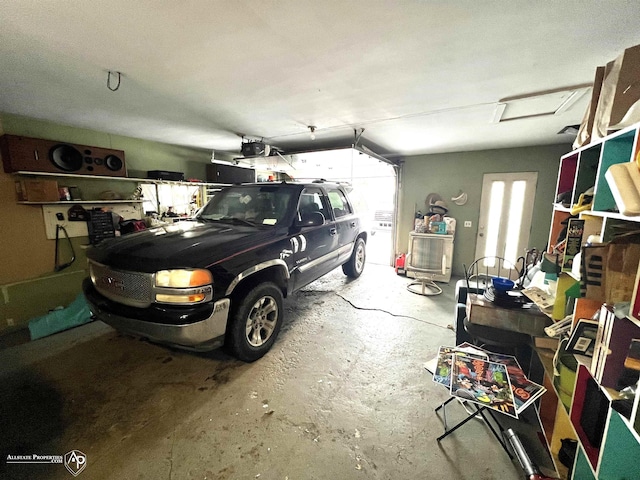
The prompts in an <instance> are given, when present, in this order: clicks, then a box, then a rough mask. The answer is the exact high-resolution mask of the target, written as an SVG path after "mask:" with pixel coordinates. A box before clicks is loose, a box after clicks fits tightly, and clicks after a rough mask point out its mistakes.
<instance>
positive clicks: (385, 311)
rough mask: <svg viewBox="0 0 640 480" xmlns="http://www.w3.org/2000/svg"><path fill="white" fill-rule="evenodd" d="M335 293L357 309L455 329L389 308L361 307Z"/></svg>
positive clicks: (446, 328) (451, 328)
mask: <svg viewBox="0 0 640 480" xmlns="http://www.w3.org/2000/svg"><path fill="white" fill-rule="evenodd" d="M326 293H331V292H326ZM333 293H335V294H336V295H337V296H338V297H340V298H341V299H342V300H344V301H345V302H347V303H348V304H349V305H351V306H352V307H353V308H355V309H357V310H368V311H374V312H383V313H386V314H387V315H391V316H392V317H401V318H410V319H411V320H415V321H416V322H421V323H426V324H427V325H433V326H434V327H439V328H444V329H445V330H453V327H452V326H451V325H447V326H446V327H443V326H442V325H439V324H437V323H433V322H429V321H427V320H422V319H420V318H416V317H412V316H410V315H399V314H397V313H392V312H389V311H387V310H383V309H382V308H365V307H359V306H357V305H355V304H354V303H353V302H352V301H351V300H349V299H347V298H345V297H343V296H342V295H340V294H339V293H338V292H333Z"/></svg>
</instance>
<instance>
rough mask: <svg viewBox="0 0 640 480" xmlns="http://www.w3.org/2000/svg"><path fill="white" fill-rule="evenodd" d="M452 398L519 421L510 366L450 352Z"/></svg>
mask: <svg viewBox="0 0 640 480" xmlns="http://www.w3.org/2000/svg"><path fill="white" fill-rule="evenodd" d="M450 354H451V355H452V362H453V364H452V365H451V395H453V396H455V397H458V398H461V399H463V400H468V401H470V402H473V403H477V404H478V405H482V406H485V407H489V408H492V409H494V410H496V411H498V412H500V413H505V414H507V415H510V416H512V417H514V418H518V414H517V411H516V407H515V399H514V395H513V391H512V389H511V382H510V381H509V374H508V372H507V367H506V366H505V365H503V364H501V363H496V362H491V361H489V360H486V359H482V358H474V357H471V356H469V355H467V354H459V353H457V352H455V351H454V352H451V353H450Z"/></svg>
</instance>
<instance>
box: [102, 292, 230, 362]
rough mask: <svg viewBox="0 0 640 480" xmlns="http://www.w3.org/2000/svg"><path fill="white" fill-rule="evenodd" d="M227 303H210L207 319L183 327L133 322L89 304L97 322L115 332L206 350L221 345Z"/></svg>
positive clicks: (227, 311)
mask: <svg viewBox="0 0 640 480" xmlns="http://www.w3.org/2000/svg"><path fill="white" fill-rule="evenodd" d="M229 304H230V301H229V299H228V298H224V299H222V300H219V301H217V302H216V303H215V304H214V306H213V313H212V314H211V316H210V317H209V318H207V319H205V320H202V321H200V322H195V323H187V324H185V325H169V324H164V323H153V322H147V321H142V320H135V319H132V318H126V317H121V316H119V315H114V314H112V313H109V312H105V311H104V310H101V309H100V308H98V307H96V306H95V305H93V304H90V305H91V311H92V313H93V314H94V315H95V317H96V318H97V319H98V320H101V321H103V322H104V323H106V324H108V325H110V326H112V327H113V328H115V329H116V330H118V331H119V332H123V333H128V334H130V335H134V336H137V337H143V338H147V339H149V340H151V341H152V342H157V343H164V344H168V345H172V346H175V347H179V348H184V349H187V350H195V351H207V350H213V349H214V348H218V347H220V346H222V344H223V343H224V335H225V332H226V330H227V318H228V314H229Z"/></svg>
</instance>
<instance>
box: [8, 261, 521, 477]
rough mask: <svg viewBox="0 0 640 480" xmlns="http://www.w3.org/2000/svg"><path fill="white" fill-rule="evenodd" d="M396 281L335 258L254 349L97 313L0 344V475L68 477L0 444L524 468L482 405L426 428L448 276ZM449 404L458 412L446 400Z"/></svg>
mask: <svg viewBox="0 0 640 480" xmlns="http://www.w3.org/2000/svg"><path fill="white" fill-rule="evenodd" d="M408 281H409V280H408V279H407V278H404V277H398V276H397V275H395V273H394V271H393V269H392V268H390V267H386V266H380V265H372V264H369V265H367V267H366V268H365V271H364V273H363V275H362V276H361V278H360V279H358V280H356V281H351V282H349V281H347V279H346V277H345V276H343V275H342V271H341V270H339V269H338V270H336V271H334V272H332V273H331V274H329V275H328V276H326V277H325V278H323V279H321V280H319V281H317V282H315V283H313V284H312V285H310V286H308V287H307V288H305V289H304V290H303V291H301V292H299V293H298V294H296V295H295V296H293V297H291V298H289V299H288V300H286V301H285V309H286V321H285V323H284V324H283V328H282V331H281V333H280V336H279V338H278V341H277V342H276V344H275V346H274V348H273V349H272V350H271V352H269V353H268V354H267V355H266V356H265V357H264V358H263V359H261V360H259V361H257V362H255V363H253V364H245V363H241V362H239V361H236V360H234V359H233V358H231V357H229V356H228V355H226V354H225V353H223V352H222V351H216V352H214V353H212V354H209V355H198V354H192V353H187V352H182V351H177V350H173V349H169V348H166V347H162V346H157V345H152V344H149V343H147V342H144V341H139V340H136V339H132V338H130V337H127V336H122V335H119V334H118V333H116V332H115V331H113V330H111V329H110V328H109V327H107V326H106V325H104V324H102V323H101V322H94V323H91V324H88V325H84V326H82V327H78V328H76V329H74V330H70V331H67V332H63V333H60V334H58V335H55V336H52V337H49V338H46V339H42V340H39V341H35V342H31V343H28V344H24V345H20V346H14V347H10V348H7V349H4V350H2V351H0V365H2V367H0V368H1V369H2V371H1V373H0V376H1V378H0V399H1V401H0V421H1V433H0V434H1V439H0V453H2V461H1V462H0V478H11V479H13V478H16V479H65V480H68V479H69V478H73V477H72V476H71V474H70V473H69V472H67V470H66V469H65V468H64V466H63V465H60V464H48V465H35V464H9V465H8V464H6V463H5V460H6V458H7V454H21V453H23V454H24V453H28V454H39V455H44V454H50V455H63V454H65V453H66V452H69V451H70V450H73V449H77V450H80V451H82V452H84V453H85V454H86V456H87V466H86V469H85V470H84V471H82V472H81V473H80V474H79V475H78V477H77V478H86V479H169V480H170V479H200V480H202V479H221V480H222V479H255V478H259V479H261V480H262V479H281V480H285V479H289V480H295V479H352V478H353V479H358V478H363V479H364V478H366V479H416V478H426V479H441V478H450V479H474V480H489V479H517V478H522V476H523V475H522V472H521V470H520V468H519V467H518V466H516V465H514V464H513V463H512V462H511V461H510V460H509V458H508V457H507V455H506V454H505V453H504V451H503V450H502V449H501V448H500V446H499V445H498V443H497V442H496V441H495V440H494V439H493V437H492V436H491V433H490V432H489V430H488V429H487V428H486V426H485V425H484V424H483V423H481V422H480V421H479V420H473V421H471V422H469V423H468V424H467V425H465V426H464V427H463V428H462V429H460V430H459V431H457V432H456V433H454V434H452V435H450V436H449V437H447V438H445V439H444V440H443V441H442V442H441V443H440V444H438V442H436V437H437V436H438V435H440V434H441V433H442V430H443V427H442V421H441V419H440V417H438V415H436V414H435V413H434V408H435V407H436V406H438V405H439V404H440V403H441V402H442V401H444V400H446V399H447V398H448V393H447V391H446V389H444V388H442V387H441V386H438V385H436V384H434V383H433V382H432V380H431V375H430V374H428V373H427V372H426V371H425V369H424V367H423V364H424V363H425V361H427V360H429V359H431V358H432V357H433V356H434V355H435V354H436V352H437V349H438V346H439V345H452V344H453V343H454V332H453V331H452V330H451V329H450V328H448V326H450V325H451V323H452V322H453V309H454V307H453V285H454V282H453V281H452V283H451V284H450V285H444V293H443V294H442V295H439V296H435V297H423V296H419V295H415V294H412V293H410V292H408V291H407V290H406V288H405V287H406V285H407V283H408ZM349 302H351V303H352V304H353V306H352V305H351V303H349ZM356 307H357V308H356ZM364 309H381V310H386V311H387V312H391V313H393V314H394V315H390V314H389V313H385V312H383V311H378V310H364ZM403 315H406V317H405V316H403ZM409 317H412V318H409ZM447 413H448V417H449V420H450V421H453V420H455V419H460V418H462V417H463V416H464V410H463V409H462V407H461V406H460V405H459V404H457V402H454V403H452V404H450V406H449V407H448V411H447Z"/></svg>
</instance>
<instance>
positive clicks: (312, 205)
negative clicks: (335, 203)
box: [298, 188, 331, 220]
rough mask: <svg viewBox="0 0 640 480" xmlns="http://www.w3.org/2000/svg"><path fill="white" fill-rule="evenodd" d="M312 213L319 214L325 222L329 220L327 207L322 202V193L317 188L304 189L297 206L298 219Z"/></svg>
mask: <svg viewBox="0 0 640 480" xmlns="http://www.w3.org/2000/svg"><path fill="white" fill-rule="evenodd" d="M312 212H320V213H321V214H322V215H323V216H324V218H325V220H327V219H328V218H331V217H330V216H329V212H328V211H327V207H326V206H325V204H324V202H323V201H322V191H321V190H320V189H319V188H305V189H304V190H303V191H302V195H300V203H299V204H298V217H299V218H300V219H302V216H303V215H304V214H309V213H312Z"/></svg>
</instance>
